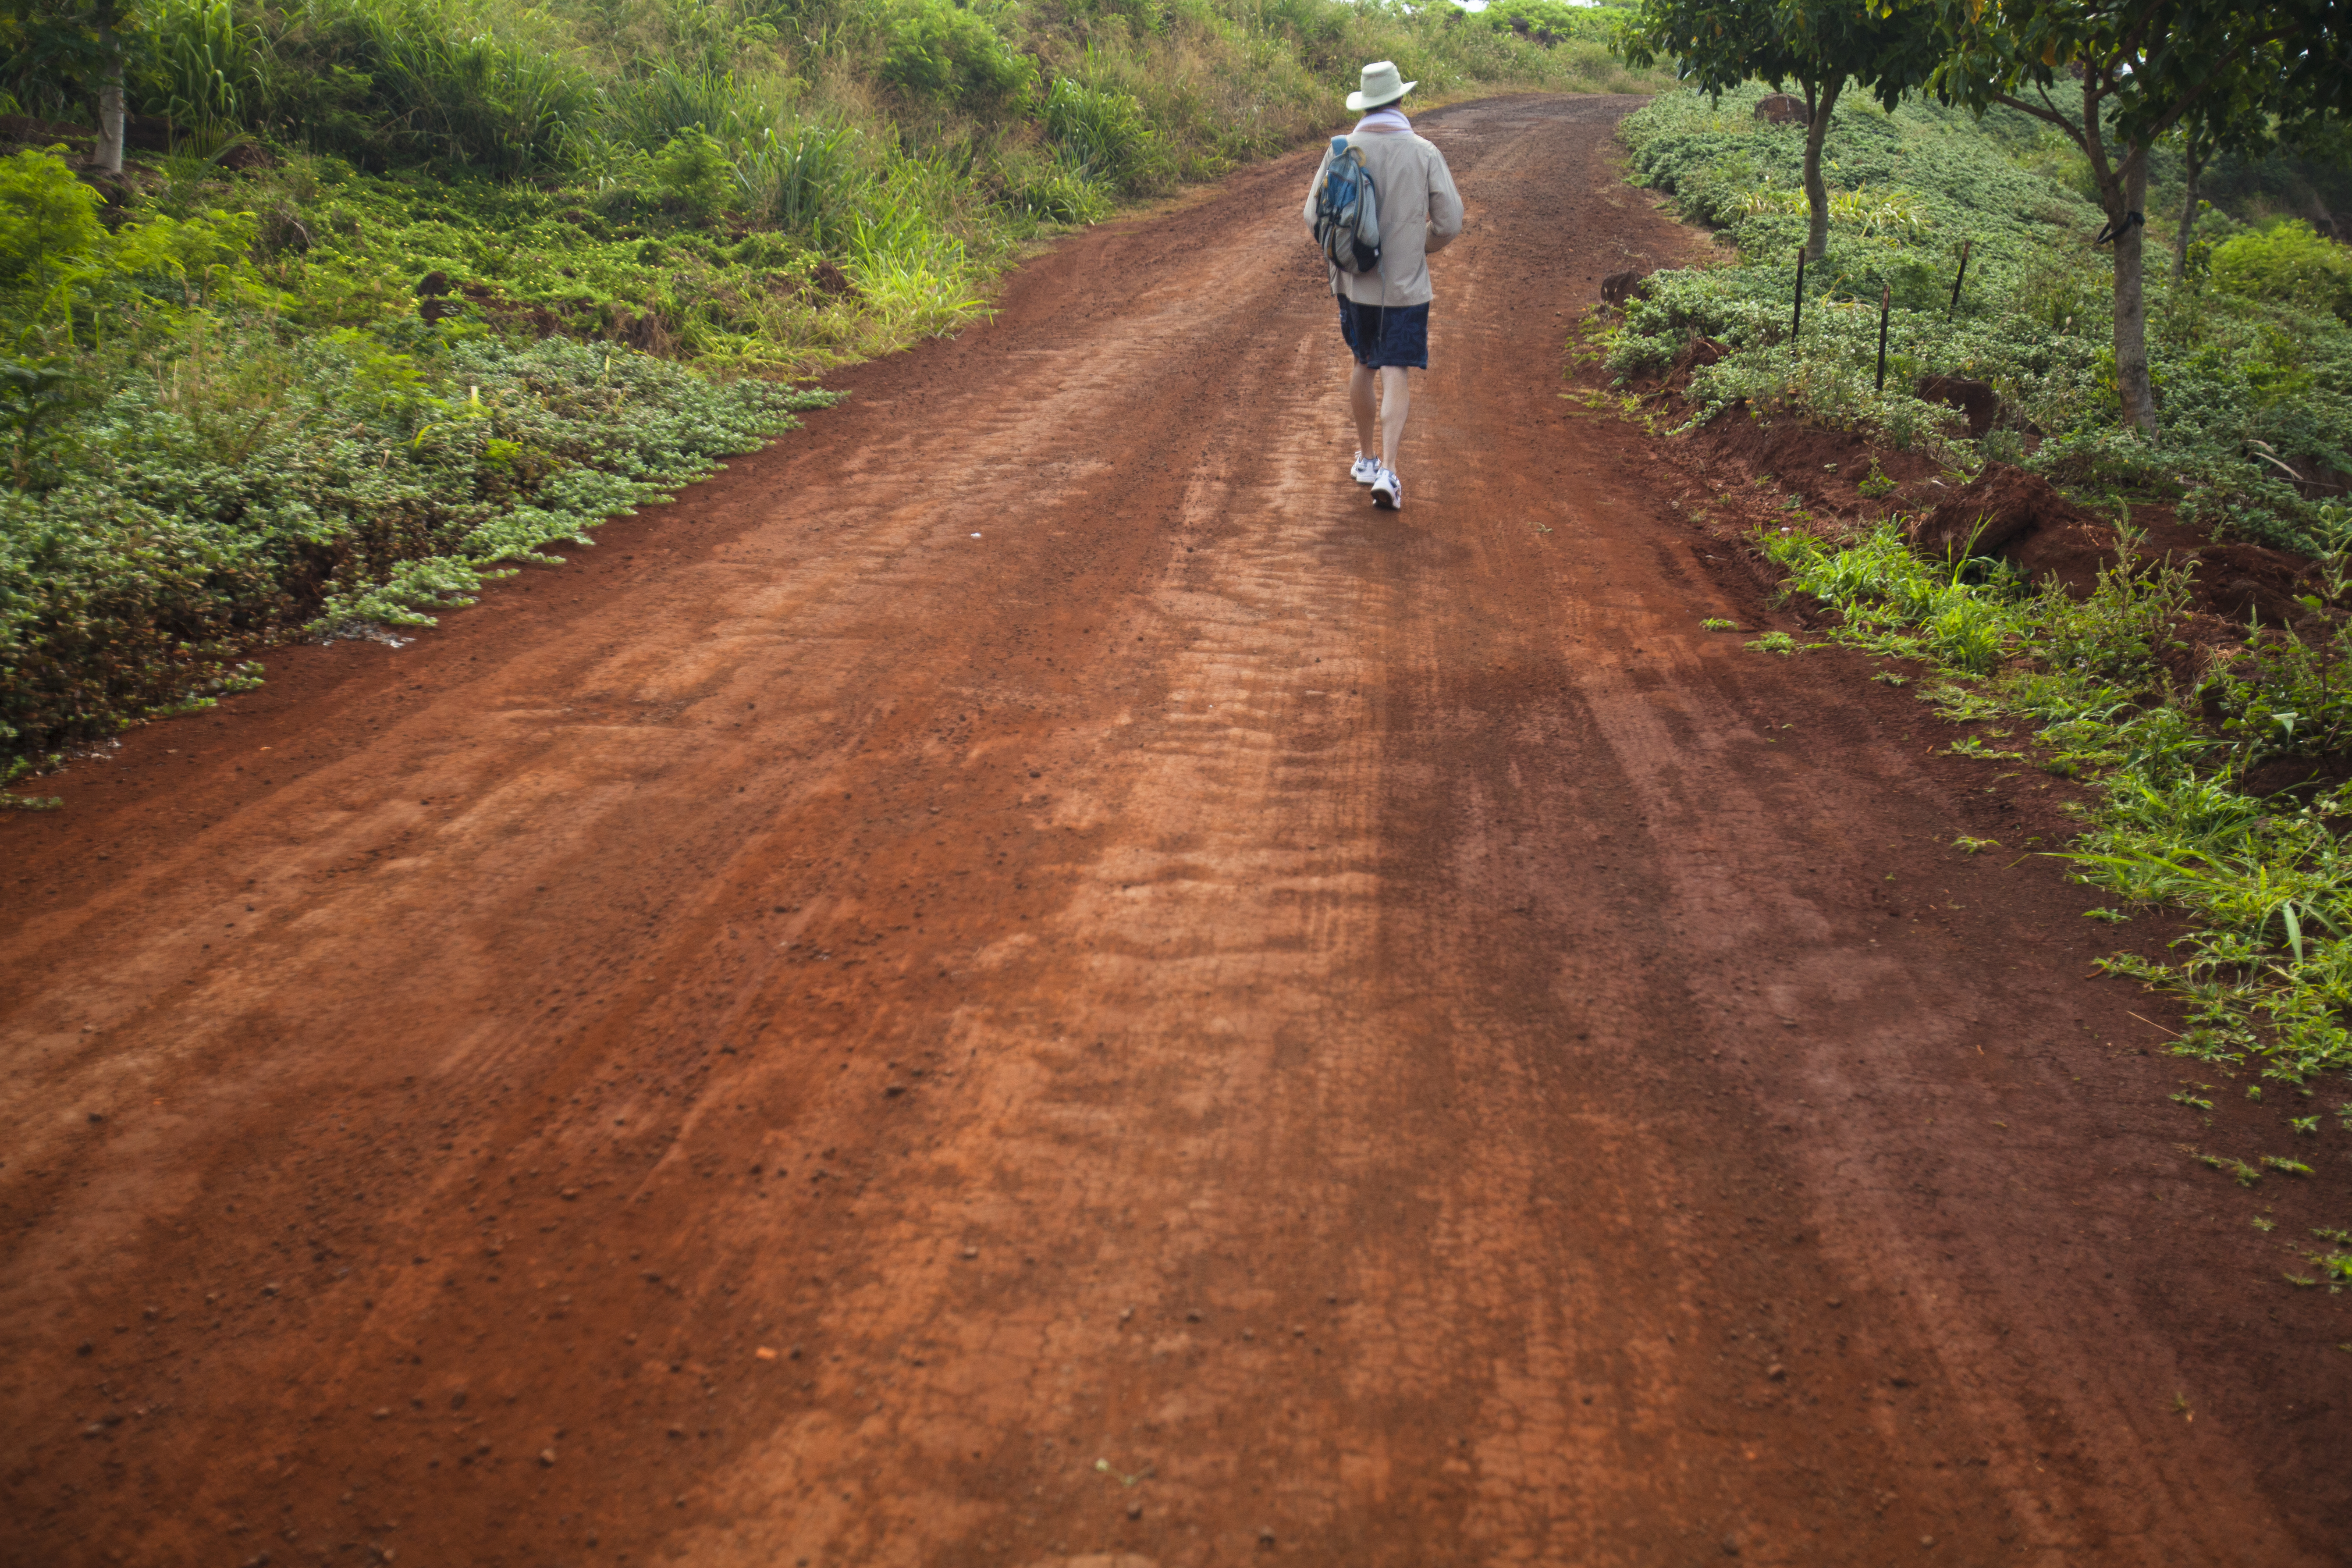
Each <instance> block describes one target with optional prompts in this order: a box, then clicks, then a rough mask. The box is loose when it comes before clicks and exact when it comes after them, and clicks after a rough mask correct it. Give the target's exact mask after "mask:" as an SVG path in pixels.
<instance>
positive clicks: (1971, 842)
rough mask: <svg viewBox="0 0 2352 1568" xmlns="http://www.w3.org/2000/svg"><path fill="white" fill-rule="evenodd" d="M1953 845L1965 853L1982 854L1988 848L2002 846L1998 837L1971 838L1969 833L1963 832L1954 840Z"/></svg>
mask: <svg viewBox="0 0 2352 1568" xmlns="http://www.w3.org/2000/svg"><path fill="white" fill-rule="evenodd" d="M1952 847H1953V848H1955V849H1957V850H1958V851H1959V852H1960V853H1961V854H1963V855H1976V854H1980V853H1982V852H1983V851H1985V850H1987V849H1998V848H2000V839H1998V838H1970V837H1969V836H1968V835H1966V834H1962V835H1961V836H1960V837H1958V838H1955V839H1953V840H1952Z"/></svg>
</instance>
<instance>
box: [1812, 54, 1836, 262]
mask: <svg viewBox="0 0 2352 1568" xmlns="http://www.w3.org/2000/svg"><path fill="white" fill-rule="evenodd" d="M1844 88H1845V78H1844V77H1843V76H1833V77H1832V78H1830V79H1828V80H1827V81H1825V82H1823V83H1822V84H1821V87H1820V89H1819V94H1818V97H1819V102H1818V103H1817V102H1816V101H1815V98H1816V93H1815V89H1814V87H1813V84H1812V83H1811V82H1807V83H1806V84H1805V108H1806V109H1807V110H1810V111H1811V114H1812V123H1811V124H1810V125H1808V126H1806V127H1805V205H1806V207H1807V208H1808V209H1809V210H1810V211H1811V214H1812V227H1811V229H1809V230H1808V231H1807V232H1806V235H1805V259H1806V260H1808V261H1819V260H1820V259H1821V258H1822V257H1824V256H1826V255H1828V254H1829V248H1830V190H1829V186H1828V185H1826V184H1823V183H1822V138H1823V137H1825V136H1827V135H1828V134H1829V129H1830V110H1832V109H1834V108H1836V107H1837V100H1838V94H1839V93H1840V92H1841V91H1843V89H1844Z"/></svg>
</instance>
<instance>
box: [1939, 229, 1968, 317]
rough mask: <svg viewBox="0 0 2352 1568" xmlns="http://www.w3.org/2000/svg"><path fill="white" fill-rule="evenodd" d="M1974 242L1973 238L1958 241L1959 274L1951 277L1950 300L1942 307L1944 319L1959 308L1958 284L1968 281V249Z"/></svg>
mask: <svg viewBox="0 0 2352 1568" xmlns="http://www.w3.org/2000/svg"><path fill="white" fill-rule="evenodd" d="M1975 244H1976V241H1975V240H1973V239H1964V240H1962V241H1960V270H1959V275H1958V277H1956V278H1954V279H1952V302H1951V303H1950V304H1948V305H1947V306H1945V307H1944V320H1946V321H1950V320H1951V319H1952V312H1953V311H1955V310H1958V309H1959V308H1960V285H1961V284H1962V283H1965V282H1967V281H1968V277H1969V247H1971V246H1973V245H1975Z"/></svg>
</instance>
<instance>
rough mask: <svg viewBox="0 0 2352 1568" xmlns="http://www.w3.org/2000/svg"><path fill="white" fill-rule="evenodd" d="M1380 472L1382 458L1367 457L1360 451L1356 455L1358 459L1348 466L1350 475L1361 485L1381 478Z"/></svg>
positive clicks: (1350, 477)
mask: <svg viewBox="0 0 2352 1568" xmlns="http://www.w3.org/2000/svg"><path fill="white" fill-rule="evenodd" d="M1380 474H1381V460H1380V459H1379V458H1367V457H1365V456H1364V455H1363V454H1362V453H1360V452H1359V453H1358V454H1357V455H1356V460H1355V461H1354V462H1353V463H1351V464H1349V468H1348V477H1349V479H1353V480H1355V481H1356V482H1357V483H1358V484H1360V485H1368V484H1370V483H1371V482H1372V481H1373V480H1374V479H1378V478H1380Z"/></svg>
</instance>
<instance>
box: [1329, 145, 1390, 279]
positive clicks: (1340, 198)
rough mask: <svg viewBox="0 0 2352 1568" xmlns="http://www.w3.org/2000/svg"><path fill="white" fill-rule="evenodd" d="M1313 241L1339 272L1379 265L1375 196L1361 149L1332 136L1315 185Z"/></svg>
mask: <svg viewBox="0 0 2352 1568" xmlns="http://www.w3.org/2000/svg"><path fill="white" fill-rule="evenodd" d="M1315 243H1316V244H1318V245H1319V246H1321V247H1323V255H1324V258H1325V259H1326V260H1328V261H1329V262H1330V263H1331V265H1332V266H1334V267H1336V268H1339V270H1340V271H1342V272H1370V271H1371V270H1372V269H1373V268H1376V267H1378V266H1379V265H1380V264H1381V203H1380V194H1379V193H1378V192H1377V191H1375V190H1373V189H1372V172H1371V171H1370V169H1367V168H1365V167H1364V154H1363V153H1362V151H1361V150H1360V149H1358V148H1355V147H1350V146H1349V145H1348V139H1347V138H1346V137H1345V136H1334V137H1332V138H1331V161H1330V163H1328V164H1326V165H1325V166H1324V170H1323V183H1322V184H1319V185H1318V186H1316V187H1315Z"/></svg>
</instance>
